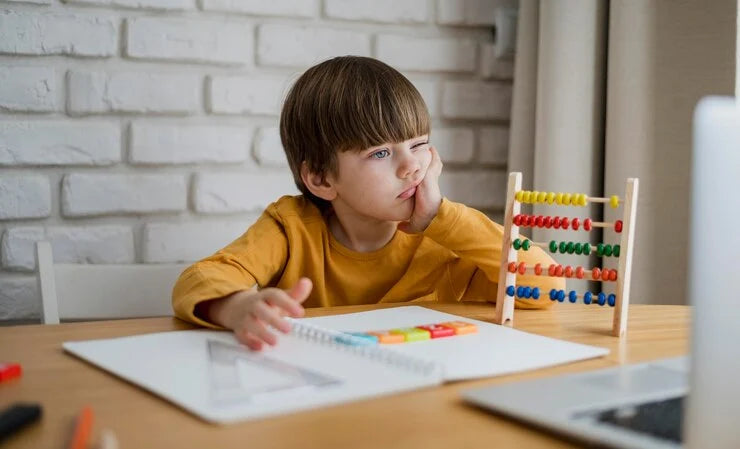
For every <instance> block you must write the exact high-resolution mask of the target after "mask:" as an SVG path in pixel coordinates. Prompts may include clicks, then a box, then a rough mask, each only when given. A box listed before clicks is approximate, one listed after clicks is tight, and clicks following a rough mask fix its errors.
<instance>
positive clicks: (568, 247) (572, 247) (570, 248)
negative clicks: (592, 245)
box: [565, 242, 576, 254]
mask: <svg viewBox="0 0 740 449" xmlns="http://www.w3.org/2000/svg"><path fill="white" fill-rule="evenodd" d="M565 249H566V251H568V254H573V251H575V250H576V247H575V245H574V244H573V242H568V245H566V247H565Z"/></svg>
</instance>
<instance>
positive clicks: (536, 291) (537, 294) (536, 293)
mask: <svg viewBox="0 0 740 449" xmlns="http://www.w3.org/2000/svg"><path fill="white" fill-rule="evenodd" d="M532 298H534V299H540V288H539V287H535V288H533V289H532Z"/></svg>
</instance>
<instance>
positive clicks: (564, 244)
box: [558, 241, 568, 254]
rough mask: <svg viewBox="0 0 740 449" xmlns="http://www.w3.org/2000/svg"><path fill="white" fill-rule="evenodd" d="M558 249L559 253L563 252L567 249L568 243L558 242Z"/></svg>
mask: <svg viewBox="0 0 740 449" xmlns="http://www.w3.org/2000/svg"><path fill="white" fill-rule="evenodd" d="M558 249H559V250H560V254H565V251H566V250H567V249H568V243H567V242H565V241H562V242H560V247H559V248H558Z"/></svg>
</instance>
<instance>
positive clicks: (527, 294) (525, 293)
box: [524, 287, 532, 298]
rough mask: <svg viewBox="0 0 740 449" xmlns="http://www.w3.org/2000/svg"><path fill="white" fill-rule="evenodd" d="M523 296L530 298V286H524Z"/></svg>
mask: <svg viewBox="0 0 740 449" xmlns="http://www.w3.org/2000/svg"><path fill="white" fill-rule="evenodd" d="M524 297H525V298H531V297H532V288H531V287H524Z"/></svg>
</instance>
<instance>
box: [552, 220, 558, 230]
mask: <svg viewBox="0 0 740 449" xmlns="http://www.w3.org/2000/svg"><path fill="white" fill-rule="evenodd" d="M552 227H553V228H555V229H557V228H559V227H560V217H555V218H553V219H552Z"/></svg>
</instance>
